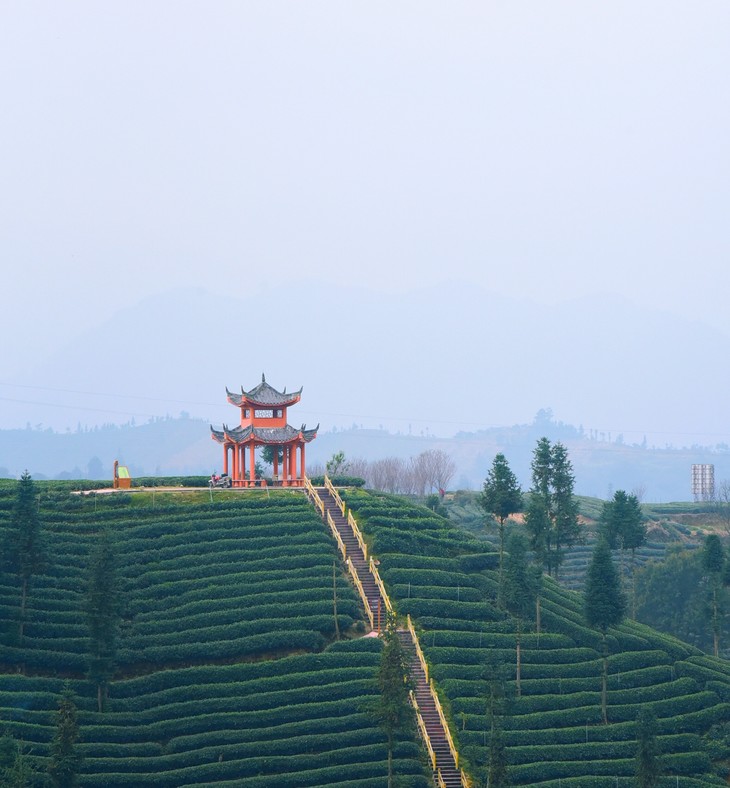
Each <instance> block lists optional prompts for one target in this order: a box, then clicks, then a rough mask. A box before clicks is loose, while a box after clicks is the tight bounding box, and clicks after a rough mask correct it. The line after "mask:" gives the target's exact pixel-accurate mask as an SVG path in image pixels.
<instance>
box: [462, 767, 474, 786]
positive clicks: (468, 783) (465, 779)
mask: <svg viewBox="0 0 730 788" xmlns="http://www.w3.org/2000/svg"><path fill="white" fill-rule="evenodd" d="M459 773H460V774H461V788H472V782H471V780H470V779H469V777H468V775H467V773H466V772H465V771H464V770H463V769H459Z"/></svg>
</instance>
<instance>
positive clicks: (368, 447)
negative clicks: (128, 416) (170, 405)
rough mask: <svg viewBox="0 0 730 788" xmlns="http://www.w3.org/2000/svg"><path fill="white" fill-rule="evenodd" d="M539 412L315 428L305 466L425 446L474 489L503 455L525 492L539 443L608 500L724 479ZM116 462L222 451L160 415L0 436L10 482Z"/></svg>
mask: <svg viewBox="0 0 730 788" xmlns="http://www.w3.org/2000/svg"><path fill="white" fill-rule="evenodd" d="M548 416H549V414H548V413H547V412H546V411H542V412H541V413H540V414H538V418H536V419H535V421H533V422H532V423H531V424H525V425H516V426H513V427H499V428H496V427H495V428H491V429H486V430H481V431H479V432H472V433H466V432H464V433H459V434H458V435H456V436H454V437H453V438H437V437H433V436H429V435H426V434H423V435H413V434H411V435H408V434H396V433H392V432H388V431H386V430H381V429H366V428H359V427H351V428H348V429H345V430H326V431H322V432H321V433H320V435H319V436H318V438H317V439H316V440H315V441H314V442H313V443H311V444H310V445H309V446H308V447H307V465H308V467H309V468H312V467H313V466H314V465H315V464H317V463H318V464H324V463H325V462H326V461H327V460H328V459H329V458H330V457H331V456H332V455H333V454H334V453H335V452H337V451H344V452H345V455H346V457H348V458H350V459H354V458H364V459H367V460H376V459H381V458H383V457H389V456H396V457H402V458H404V459H407V458H408V457H412V456H416V455H417V454H419V453H420V452H422V451H425V450H427V449H433V448H437V449H442V450H443V451H445V452H447V453H448V454H450V455H451V456H452V457H453V459H454V461H455V462H456V464H457V472H456V474H455V476H454V479H453V481H452V484H451V487H452V488H454V489H456V488H472V489H476V488H479V487H480V486H481V484H482V483H483V481H484V478H485V476H486V474H487V471H488V470H489V467H490V466H491V463H492V460H493V459H494V455H495V454H496V453H497V452H500V451H501V452H504V453H505V454H506V456H507V459H508V461H509V462H510V465H511V466H512V468H513V469H514V471H515V473H516V474H517V476H518V479H519V480H520V483H521V484H522V486H523V487H524V488H525V489H527V488H528V487H529V485H530V462H531V460H532V452H533V450H534V447H535V443H536V441H537V440H538V438H540V437H542V436H543V435H545V436H547V437H549V438H550V439H551V440H560V441H562V442H563V443H565V445H566V446H567V448H568V451H569V453H570V458H571V461H572V463H573V466H574V471H575V476H576V491H577V492H578V493H579V494H582V495H591V496H595V497H600V498H608V497H610V496H611V495H612V493H613V491H614V490H616V489H626V490H633V489H635V488H636V489H642V490H643V491H644V495H645V499H646V500H648V501H669V500H690V498H691V495H690V466H691V465H692V463H695V462H709V463H714V464H715V473H716V479H717V480H718V481H719V480H722V479H730V449H726V450H723V449H722V448H721V447H720V448H716V449H714V450H713V449H706V448H701V447H696V448H689V449H653V448H649V447H642V446H641V445H627V444H625V443H617V442H616V441H614V442H608V441H607V440H605V439H604V440H601V439H600V436H589V435H586V434H585V433H583V432H582V431H581V430H580V429H579V428H576V427H573V426H571V425H567V424H563V423H560V422H556V421H553V420H551V419H549V418H548ZM115 459H118V460H119V461H120V462H121V463H122V464H127V465H129V467H130V470H131V472H132V475H133V476H158V475H173V476H174V475H190V474H209V473H211V472H212V471H213V470H220V469H221V463H222V456H221V449H220V446H218V444H216V443H214V442H213V441H212V440H211V439H210V433H209V428H208V424H207V423H206V422H205V421H203V420H201V419H193V418H163V419H155V420H152V421H150V422H148V423H146V424H139V425H134V424H128V425H125V426H122V427H119V426H115V425H106V426H104V427H99V428H94V429H77V430H76V431H69V432H66V433H58V432H53V431H52V430H48V429H47V430H36V429H30V428H28V429H23V430H0V476H11V477H17V476H18V475H19V474H20V473H21V472H22V471H23V470H24V469H26V468H27V469H28V470H29V471H30V472H31V474H32V475H34V476H36V477H37V478H42V477H50V478H109V479H111V475H112V465H113V462H114V460H115Z"/></svg>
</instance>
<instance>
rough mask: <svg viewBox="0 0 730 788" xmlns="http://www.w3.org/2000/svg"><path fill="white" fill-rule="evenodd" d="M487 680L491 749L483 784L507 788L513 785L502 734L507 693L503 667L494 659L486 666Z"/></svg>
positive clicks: (494, 787) (490, 787) (490, 786)
mask: <svg viewBox="0 0 730 788" xmlns="http://www.w3.org/2000/svg"><path fill="white" fill-rule="evenodd" d="M485 678H486V680H487V723H488V725H489V748H488V758H487V768H486V775H485V780H484V783H483V784H484V785H488V786H489V788H507V786H509V785H511V781H510V776H509V760H508V758H507V749H506V746H505V743H504V736H503V734H502V732H503V728H504V724H503V720H504V717H505V716H506V714H507V693H506V691H505V689H506V688H505V677H504V670H503V666H502V665H501V664H500V663H499V662H497V661H496V660H494V659H488V660H487V664H486V665H485ZM485 734H486V731H485Z"/></svg>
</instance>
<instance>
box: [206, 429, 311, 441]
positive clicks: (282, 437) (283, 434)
mask: <svg viewBox="0 0 730 788" xmlns="http://www.w3.org/2000/svg"><path fill="white" fill-rule="evenodd" d="M318 430H319V424H318V425H317V426H316V427H314V428H313V429H309V430H308V429H307V427H306V425H305V424H302V426H301V427H300V428H299V429H296V428H295V427H292V426H291V424H287V425H286V427H254V426H252V425H249V426H248V427H240V426H238V427H227V426H226V425H225V424H224V425H223V429H221V430H216V429H215V428H214V427H213V426H212V425H211V428H210V437H211V438H213V440H215V441H218V443H246V442H247V441H249V440H250V439H251V438H252V437H253V439H254V440H256V441H259V442H260V443H273V444H284V443H291V442H292V441H295V440H302V441H304V443H309V442H310V441H313V440H314V439H315V438H316V437H317V431H318Z"/></svg>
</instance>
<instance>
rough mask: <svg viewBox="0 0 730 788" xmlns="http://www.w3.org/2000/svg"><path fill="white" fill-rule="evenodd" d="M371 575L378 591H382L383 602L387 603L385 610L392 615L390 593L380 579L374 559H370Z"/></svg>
mask: <svg viewBox="0 0 730 788" xmlns="http://www.w3.org/2000/svg"><path fill="white" fill-rule="evenodd" d="M370 574H371V575H372V576H373V579H374V580H375V584H376V585H377V587H378V591H380V596H381V597H382V598H383V602H385V609H386V610H387V611H388V612H389V613H392V612H393V605H391V604H390V597H389V596H388V592H387V591H386V590H385V586H384V585H383V581H382V580H381V579H380V572H378V567H377V566H376V565H375V561H373V559H372V557H371V558H370Z"/></svg>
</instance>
